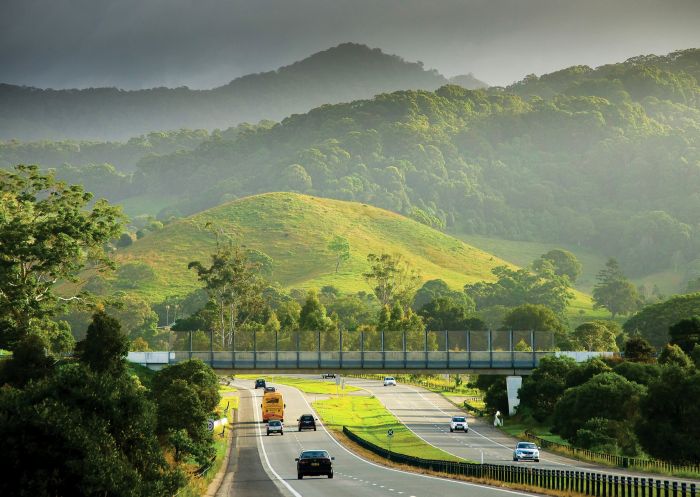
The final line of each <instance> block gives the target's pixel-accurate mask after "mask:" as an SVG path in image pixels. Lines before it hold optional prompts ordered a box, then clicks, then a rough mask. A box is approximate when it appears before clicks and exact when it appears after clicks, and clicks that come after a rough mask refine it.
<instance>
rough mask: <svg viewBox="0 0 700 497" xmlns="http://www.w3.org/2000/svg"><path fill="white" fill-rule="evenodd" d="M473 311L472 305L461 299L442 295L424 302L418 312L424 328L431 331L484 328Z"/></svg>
mask: <svg viewBox="0 0 700 497" xmlns="http://www.w3.org/2000/svg"><path fill="white" fill-rule="evenodd" d="M473 311H474V309H473V307H472V308H471V309H470V308H468V307H467V306H465V305H463V303H462V302H461V301H455V300H454V299H452V298H451V297H447V296H442V297H437V298H435V299H433V300H432V301H430V302H429V303H427V304H425V305H424V306H423V307H422V308H421V310H420V311H419V312H418V314H419V315H420V316H421V317H422V318H423V321H424V322H425V326H426V329H428V330H431V331H439V330H448V331H453V330H454V331H458V330H482V329H485V324H484V322H483V321H482V320H481V319H479V318H477V317H475V316H474V313H473Z"/></svg>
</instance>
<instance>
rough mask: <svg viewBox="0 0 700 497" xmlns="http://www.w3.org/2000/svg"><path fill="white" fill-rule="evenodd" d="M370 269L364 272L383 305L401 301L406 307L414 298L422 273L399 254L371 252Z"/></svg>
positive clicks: (368, 257) (369, 256) (369, 257)
mask: <svg viewBox="0 0 700 497" xmlns="http://www.w3.org/2000/svg"><path fill="white" fill-rule="evenodd" d="M367 262H369V264H370V269H369V271H367V272H366V273H364V274H363V276H364V277H365V280H366V281H367V283H368V284H369V285H370V286H372V287H373V290H374V294H375V295H376V296H377V300H379V303H380V304H381V305H383V306H385V305H393V304H394V303H395V302H399V303H400V304H401V306H402V307H403V308H404V309H406V308H408V306H409V305H410V303H411V301H412V300H413V295H414V294H415V291H416V288H417V287H418V284H419V282H420V275H419V274H418V272H417V271H416V270H415V269H413V268H412V267H411V266H410V265H409V263H408V262H407V261H405V260H404V259H403V257H402V256H401V255H399V254H396V255H389V254H380V255H376V254H369V255H367Z"/></svg>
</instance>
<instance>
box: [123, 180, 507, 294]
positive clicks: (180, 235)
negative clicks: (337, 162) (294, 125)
mask: <svg viewBox="0 0 700 497" xmlns="http://www.w3.org/2000/svg"><path fill="white" fill-rule="evenodd" d="M207 223H211V224H212V225H213V226H216V227H217V228H220V229H222V230H223V231H224V232H226V233H228V234H231V235H233V238H234V239H235V240H237V241H239V242H240V244H241V245H242V246H245V247H246V248H248V249H255V250H259V251H261V252H264V253H265V254H267V255H268V256H270V257H271V258H272V259H273V271H272V278H271V279H273V280H275V281H278V282H279V283H280V284H282V285H283V286H285V287H290V288H294V287H296V288H309V287H321V286H323V285H333V286H335V287H337V288H339V289H340V290H343V291H347V292H355V291H359V290H366V291H369V290H370V288H369V287H368V286H367V284H366V283H365V281H364V279H363V277H362V273H363V272H364V271H366V269H367V254H369V253H371V252H374V253H380V252H382V251H384V252H388V253H399V254H401V255H403V256H404V257H405V258H406V259H407V260H408V261H409V262H410V263H411V264H412V265H413V266H414V267H416V268H418V269H419V270H420V272H421V275H422V277H423V278H424V279H425V280H428V279H434V278H441V279H443V280H445V281H446V282H447V283H448V284H449V285H450V286H452V287H454V288H461V287H462V286H463V285H464V284H465V283H467V282H474V281H479V280H485V279H486V280H489V279H493V275H491V273H490V271H491V269H492V268H493V267H495V266H498V265H502V264H506V263H505V262H504V261H503V260H501V259H498V258H496V257H493V256H492V255H491V254H489V253H487V252H484V251H481V250H478V249H476V248H474V247H471V246H469V245H467V244H465V243H463V242H461V241H459V240H457V239H455V238H452V237H450V236H448V235H445V234H443V233H441V232H439V231H437V230H435V229H432V228H430V227H428V226H425V225H423V224H420V223H418V222H416V221H413V220H411V219H408V218H406V217H403V216H401V215H399V214H395V213H392V212H389V211H386V210H383V209H378V208H376V207H371V206H368V205H365V204H360V203H356V202H344V201H339V200H330V199H325V198H317V197H311V196H308V195H301V194H295V193H267V194H262V195H255V196H252V197H247V198H243V199H240V200H236V201H233V202H229V203H227V204H224V205H221V206H218V207H215V208H213V209H209V210H207V211H204V212H201V213H199V214H196V215H194V216H191V217H189V218H186V219H183V220H180V221H177V222H175V223H173V224H171V225H169V226H167V227H166V228H165V229H163V230H162V231H160V232H157V233H153V234H151V235H149V236H147V237H145V238H143V239H141V240H138V241H136V242H134V244H133V245H131V246H129V247H127V248H125V249H122V250H120V251H119V252H118V254H117V259H118V260H119V262H120V263H121V264H125V263H127V262H131V261H142V262H145V263H147V264H148V265H149V266H151V267H152V268H153V269H154V270H155V273H156V276H155V278H154V279H153V280H152V281H150V282H148V283H146V284H145V285H143V286H140V288H139V289H138V292H139V293H142V294H143V295H144V296H146V297H148V298H149V299H151V300H156V299H157V298H159V297H161V296H165V295H182V294H185V293H187V292H189V291H191V290H193V289H195V288H197V287H199V286H200V285H199V283H198V282H197V279H196V276H195V274H194V271H190V270H188V269H187V264H188V263H189V262H190V261H193V260H200V261H202V262H206V261H207V258H208V255H209V254H210V253H211V252H213V250H214V249H215V245H216V240H215V237H214V236H213V235H212V234H211V232H210V231H209V230H208V229H206V228H204V226H205V225H206V224H207ZM335 235H341V236H344V237H346V238H347V239H348V240H349V241H350V254H351V255H350V260H349V261H347V262H346V263H344V264H342V265H341V266H340V269H339V271H338V274H335V259H334V257H333V254H332V253H331V252H330V251H329V250H328V248H327V245H328V242H329V241H330V240H331V239H332V238H333V236H335Z"/></svg>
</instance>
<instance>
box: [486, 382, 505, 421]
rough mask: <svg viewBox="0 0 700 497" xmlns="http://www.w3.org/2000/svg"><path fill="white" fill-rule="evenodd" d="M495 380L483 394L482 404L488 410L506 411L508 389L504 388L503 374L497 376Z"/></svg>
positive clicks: (503, 412)
mask: <svg viewBox="0 0 700 497" xmlns="http://www.w3.org/2000/svg"><path fill="white" fill-rule="evenodd" d="M496 378H497V379H496V381H494V382H493V383H491V385H489V387H488V388H487V389H486V393H485V394H484V404H486V407H487V408H488V410H489V411H490V412H493V413H495V412H496V411H501V413H502V414H507V413H508V390H507V388H506V378H505V376H497V377H496Z"/></svg>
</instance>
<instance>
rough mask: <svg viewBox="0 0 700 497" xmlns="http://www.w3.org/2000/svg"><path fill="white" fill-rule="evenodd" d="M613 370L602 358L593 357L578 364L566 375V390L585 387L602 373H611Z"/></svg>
mask: <svg viewBox="0 0 700 497" xmlns="http://www.w3.org/2000/svg"><path fill="white" fill-rule="evenodd" d="M610 371H612V368H611V367H610V366H608V365H607V364H605V362H603V360H602V359H601V358H600V357H592V358H590V359H588V360H587V361H585V362H583V363H578V364H577V365H576V367H575V368H573V369H572V370H571V371H569V373H568V374H567V375H566V388H571V387H577V386H579V385H583V384H584V383H586V382H587V381H588V380H590V379H591V378H593V377H594V376H596V375H599V374H601V373H609V372H610Z"/></svg>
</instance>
